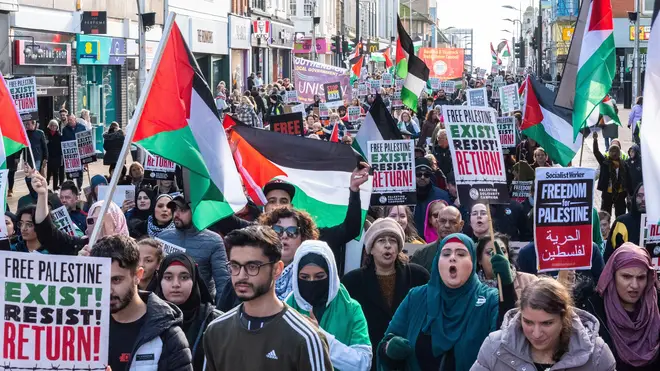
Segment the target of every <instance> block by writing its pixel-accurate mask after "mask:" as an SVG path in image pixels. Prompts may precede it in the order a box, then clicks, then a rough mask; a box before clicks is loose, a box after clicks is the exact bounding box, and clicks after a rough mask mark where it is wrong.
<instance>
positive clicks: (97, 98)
mask: <svg viewBox="0 0 660 371" xmlns="http://www.w3.org/2000/svg"><path fill="white" fill-rule="evenodd" d="M76 44H77V49H76V63H77V64H78V67H77V69H76V83H75V88H76V92H77V99H76V110H75V111H76V112H80V111H81V110H82V109H87V110H89V111H90V118H91V123H92V124H94V125H98V124H106V125H107V124H109V123H111V122H113V121H121V114H120V111H121V81H120V80H121V67H122V65H123V64H124V61H125V59H126V58H125V57H124V56H122V55H124V54H125V53H126V42H125V40H124V39H123V38H117V37H104V36H88V35H77V37H76Z"/></svg>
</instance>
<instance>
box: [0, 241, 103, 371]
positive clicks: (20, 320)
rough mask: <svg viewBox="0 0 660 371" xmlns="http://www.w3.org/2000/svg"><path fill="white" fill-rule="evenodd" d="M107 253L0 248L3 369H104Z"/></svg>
mask: <svg viewBox="0 0 660 371" xmlns="http://www.w3.org/2000/svg"><path fill="white" fill-rule="evenodd" d="M110 266H111V260H110V259H108V258H91V257H78V256H59V255H48V254H21V253H13V252H6V251H0V269H1V270H2V273H1V275H2V278H3V282H2V285H0V312H1V313H2V317H0V337H1V338H2V341H0V343H1V344H2V357H0V362H1V363H2V365H3V366H4V367H5V368H6V369H8V370H9V369H14V370H52V369H53V365H57V368H58V369H60V370H74V369H76V370H96V371H102V370H105V366H106V365H107V364H108V343H109V338H110V296H111V294H110V276H111V274H110Z"/></svg>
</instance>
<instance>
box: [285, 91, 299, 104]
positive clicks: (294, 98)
mask: <svg viewBox="0 0 660 371" xmlns="http://www.w3.org/2000/svg"><path fill="white" fill-rule="evenodd" d="M286 102H287V103H289V104H291V103H298V93H297V92H296V91H295V90H287V91H286Z"/></svg>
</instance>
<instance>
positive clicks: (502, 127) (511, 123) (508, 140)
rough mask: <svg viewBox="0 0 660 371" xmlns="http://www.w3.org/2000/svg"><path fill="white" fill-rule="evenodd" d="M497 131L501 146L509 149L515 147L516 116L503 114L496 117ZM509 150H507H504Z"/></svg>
mask: <svg viewBox="0 0 660 371" xmlns="http://www.w3.org/2000/svg"><path fill="white" fill-rule="evenodd" d="M497 131H498V132H499V133H500V144H501V145H502V148H504V149H506V150H511V149H512V148H516V144H517V143H516V137H517V135H516V118H515V117H514V116H505V117H498V118H497ZM505 152H507V153H508V152H509V151H505Z"/></svg>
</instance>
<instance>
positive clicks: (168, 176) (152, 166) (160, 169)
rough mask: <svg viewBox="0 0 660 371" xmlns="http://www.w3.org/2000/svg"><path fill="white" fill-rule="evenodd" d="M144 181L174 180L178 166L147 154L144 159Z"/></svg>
mask: <svg viewBox="0 0 660 371" xmlns="http://www.w3.org/2000/svg"><path fill="white" fill-rule="evenodd" d="M143 166H144V179H154V180H174V172H175V171H176V164H175V163H174V162H172V161H170V160H167V159H164V158H162V157H160V156H156V155H152V154H151V153H148V152H147V155H146V156H145V157H144V165H143Z"/></svg>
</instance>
